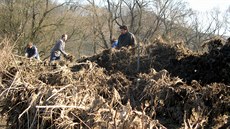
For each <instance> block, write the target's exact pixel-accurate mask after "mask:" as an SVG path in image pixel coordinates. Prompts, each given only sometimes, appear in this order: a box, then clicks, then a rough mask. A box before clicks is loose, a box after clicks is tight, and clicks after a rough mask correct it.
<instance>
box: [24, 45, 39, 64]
mask: <svg viewBox="0 0 230 129" xmlns="http://www.w3.org/2000/svg"><path fill="white" fill-rule="evenodd" d="M25 56H26V57H28V58H30V59H32V58H35V59H38V60H40V57H39V54H38V49H37V47H36V46H35V45H33V43H32V42H30V43H28V44H27V47H26V53H25Z"/></svg>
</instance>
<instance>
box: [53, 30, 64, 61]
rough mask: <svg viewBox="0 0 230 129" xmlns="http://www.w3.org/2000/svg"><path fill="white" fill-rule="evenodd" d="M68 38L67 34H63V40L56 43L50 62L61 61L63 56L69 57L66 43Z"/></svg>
mask: <svg viewBox="0 0 230 129" xmlns="http://www.w3.org/2000/svg"><path fill="white" fill-rule="evenodd" d="M67 38H68V36H67V34H63V35H62V36H61V39H59V40H58V41H57V42H56V44H55V45H54V47H53V48H52V50H51V53H50V62H52V61H55V60H60V58H61V54H63V55H64V57H67V56H68V53H66V52H65V42H66V40H67Z"/></svg>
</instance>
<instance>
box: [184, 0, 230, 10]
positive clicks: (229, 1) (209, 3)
mask: <svg viewBox="0 0 230 129" xmlns="http://www.w3.org/2000/svg"><path fill="white" fill-rule="evenodd" d="M184 1H187V2H188V3H189V5H190V6H191V7H192V9H194V10H197V11H202V12H205V11H210V10H212V9H213V8H219V9H220V10H221V11H225V10H227V9H228V7H229V6H230V0H184Z"/></svg>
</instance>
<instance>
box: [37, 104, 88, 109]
mask: <svg viewBox="0 0 230 129" xmlns="http://www.w3.org/2000/svg"><path fill="white" fill-rule="evenodd" d="M36 108H38V109H40V108H78V109H86V107H83V106H66V105H47V106H39V105H37V106H36Z"/></svg>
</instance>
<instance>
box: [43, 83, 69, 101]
mask: <svg viewBox="0 0 230 129" xmlns="http://www.w3.org/2000/svg"><path fill="white" fill-rule="evenodd" d="M70 86H73V85H72V84H69V85H66V86H65V87H62V88H61V89H60V90H58V91H57V92H56V93H54V94H52V95H51V96H50V97H49V98H48V99H46V101H49V100H50V99H51V98H52V97H54V96H55V95H56V94H57V93H59V92H61V91H63V90H64V89H65V88H67V87H70Z"/></svg>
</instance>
